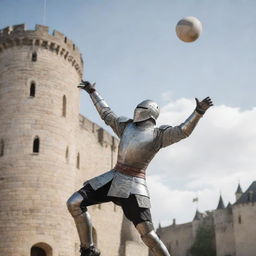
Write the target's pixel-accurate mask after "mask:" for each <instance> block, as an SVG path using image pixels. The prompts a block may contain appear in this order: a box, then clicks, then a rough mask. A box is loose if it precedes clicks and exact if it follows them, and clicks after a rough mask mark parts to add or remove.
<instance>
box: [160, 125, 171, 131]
mask: <svg viewBox="0 0 256 256" xmlns="http://www.w3.org/2000/svg"><path fill="white" fill-rule="evenodd" d="M169 127H171V126H170V125H161V126H160V127H159V129H160V130H162V131H164V130H166V129H167V128H169Z"/></svg>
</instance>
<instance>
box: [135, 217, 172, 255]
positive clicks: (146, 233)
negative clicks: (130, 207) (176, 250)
mask: <svg viewBox="0 0 256 256" xmlns="http://www.w3.org/2000/svg"><path fill="white" fill-rule="evenodd" d="M136 229H137V230H138V231H139V233H140V235H141V239H142V241H143V242H144V243H145V244H146V245H147V246H148V247H149V248H150V250H151V251H152V252H153V254H154V256H170V254H169V252H168V250H167V248H166V247H165V245H164V243H163V242H162V241H161V240H160V238H159V237H158V235H157V234H156V232H155V231H154V227H153V224H152V223H151V222H149V221H145V222H141V223H139V224H138V225H137V226H136Z"/></svg>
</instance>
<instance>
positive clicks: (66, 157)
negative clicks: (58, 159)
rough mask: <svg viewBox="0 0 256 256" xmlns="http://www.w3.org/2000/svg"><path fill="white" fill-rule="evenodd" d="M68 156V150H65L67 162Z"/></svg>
mask: <svg viewBox="0 0 256 256" xmlns="http://www.w3.org/2000/svg"><path fill="white" fill-rule="evenodd" d="M68 155H69V148H68V147H67V148H66V160H67V161H68Z"/></svg>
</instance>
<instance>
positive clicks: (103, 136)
mask: <svg viewBox="0 0 256 256" xmlns="http://www.w3.org/2000/svg"><path fill="white" fill-rule="evenodd" d="M79 124H80V127H81V128H83V129H85V130H87V131H88V132H90V133H93V134H95V136H97V137H98V142H99V143H100V144H101V145H102V146H105V145H108V146H111V147H112V149H113V151H115V150H116V148H117V146H118V143H119V140H118V139H117V138H116V137H114V136H112V135H111V134H110V133H108V132H107V131H106V130H104V129H103V128H102V127H100V126H99V125H97V124H95V123H93V122H92V121H90V120H89V119H87V118H86V117H84V116H83V115H81V114H80V115H79Z"/></svg>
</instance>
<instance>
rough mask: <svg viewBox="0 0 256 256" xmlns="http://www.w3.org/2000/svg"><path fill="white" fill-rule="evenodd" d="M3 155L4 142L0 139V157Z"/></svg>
mask: <svg viewBox="0 0 256 256" xmlns="http://www.w3.org/2000/svg"><path fill="white" fill-rule="evenodd" d="M3 155H4V140H3V139H2V140H1V142H0V156H3Z"/></svg>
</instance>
